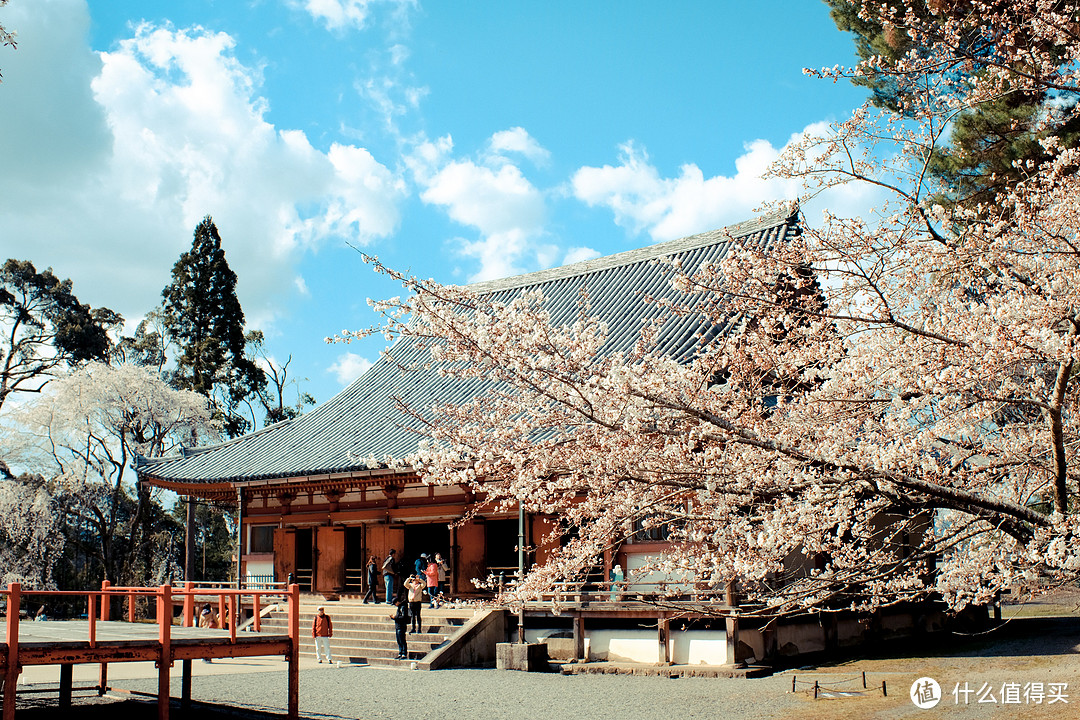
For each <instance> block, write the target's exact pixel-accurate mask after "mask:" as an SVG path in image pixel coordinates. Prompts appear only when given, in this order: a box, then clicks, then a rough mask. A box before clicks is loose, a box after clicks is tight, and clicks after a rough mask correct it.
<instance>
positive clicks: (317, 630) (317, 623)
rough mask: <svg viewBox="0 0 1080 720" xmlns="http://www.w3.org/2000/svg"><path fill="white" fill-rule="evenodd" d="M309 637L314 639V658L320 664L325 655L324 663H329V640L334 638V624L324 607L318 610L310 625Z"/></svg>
mask: <svg viewBox="0 0 1080 720" xmlns="http://www.w3.org/2000/svg"><path fill="white" fill-rule="evenodd" d="M311 637H313V638H315V657H316V658H318V660H319V662H322V661H323V655H325V656H326V662H331V659H330V638H332V637H334V623H333V622H331V621H330V616H329V615H327V614H326V608H324V607H320V608H319V612H318V614H317V615H316V616H315V620H314V621H312V623H311Z"/></svg>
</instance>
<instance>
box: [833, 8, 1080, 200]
mask: <svg viewBox="0 0 1080 720" xmlns="http://www.w3.org/2000/svg"><path fill="white" fill-rule="evenodd" d="M825 3H826V4H827V5H828V6H829V8H830V14H831V16H832V18H833V21H834V22H835V23H836V26H837V27H838V28H839V29H840V30H843V31H846V32H850V33H851V34H852V36H853V40H854V42H855V50H856V53H857V54H858V56H859V59H860V60H869V59H871V58H878V59H879V62H880V63H881V64H882V67H883V70H884V71H883V72H876V73H874V74H870V75H867V74H857V75H855V76H854V77H852V78H851V79H852V82H854V83H855V84H856V85H861V86H864V87H866V88H868V89H869V90H870V93H871V101H872V102H873V104H874V105H876V106H878V107H881V108H884V109H887V110H891V111H893V112H896V113H898V114H901V115H905V116H908V115H910V114H911V112H912V108H913V107H914V106H915V105H917V104H918V103H919V102H921V99H919V98H914V97H911V94H910V90H909V88H910V85H908V86H904V85H902V84H901V83H900V82H899V81H898V77H899V76H898V75H897V74H894V73H892V72H890V69H891V68H893V67H895V64H896V63H897V62H898V61H899V60H901V59H902V58H903V57H904V56H906V55H908V54H909V53H915V54H917V55H920V56H925V55H926V53H927V48H925V47H920V46H919V45H918V44H917V43H916V42H915V41H914V40H912V38H911V36H910V35H909V33H908V31H907V30H908V27H907V26H908V24H909V23H911V21H912V18H911V15H914V16H916V18H917V19H918V20H920V21H925V20H927V19H930V18H933V19H935V21H936V22H937V23H938V24H939V25H941V26H942V27H944V25H945V24H946V23H948V22H957V21H959V22H960V26H961V27H962V28H963V32H960V33H958V34H957V35H956V37H955V38H954V41H955V42H956V44H957V48H956V50H957V58H959V59H963V58H971V59H983V60H985V59H988V58H990V57H991V56H993V55H994V54H995V53H996V52H997V49H998V48H997V45H998V42H999V41H1004V42H1006V43H1012V44H1016V43H1019V44H1021V45H1024V44H1030V45H1031V46H1032V47H1038V49H1040V50H1049V51H1050V52H1054V49H1053V48H1047V46H1046V41H1045V40H1044V39H1040V38H1036V37H1027V36H1024V33H1023V31H1021V32H1020V33H1019V34H1018V35H1014V36H1010V37H1004V36H1002V37H998V36H995V35H993V34H988V33H986V32H985V28H983V27H981V26H980V25H979V22H978V21H979V17H978V14H972V15H970V16H969V17H965V14H970V7H968V6H967V5H966V4H965V3H952V4H950V3H942V2H925V3H924V2H914V3H905V2H901V1H900V0H890V1H889V2H885V3H882V4H881V6H880V7H876V8H875V11H874V12H873V13H871V12H866V11H867V6H865V5H862V4H855V3H852V1H851V0H825ZM996 4H997V5H1002V6H1007V3H1006V2H1005V1H1004V0H999V2H998V3H996ZM977 64H978V63H976V65H977ZM971 72H972V71H971V70H970V68H969V66H967V65H965V64H964V63H963V62H956V63H953V64H950V65H947V66H942V68H941V76H942V78H943V79H944V80H946V81H947V82H951V83H955V87H956V88H958V90H957V92H961V91H962V90H960V89H961V88H963V87H966V84H967V83H966V81H967V79H969V78H970V75H971ZM1078 99H1080V98H1076V97H1074V96H1072V95H1071V94H1069V93H1062V92H1056V91H1052V90H1051V89H1050V88H1046V87H1044V88H1041V89H1038V90H1032V89H1028V90H1020V89H1017V88H1013V89H1009V90H1007V91H1003V92H1000V93H999V94H998V95H997V96H995V97H993V98H992V99H989V100H985V101H981V102H978V103H974V104H970V105H968V106H967V107H964V108H963V109H961V110H960V111H959V112H958V113H957V114H956V116H955V117H954V118H953V120H952V129H951V133H950V135H949V142H948V144H947V145H944V146H941V147H939V148H936V149H935V152H934V153H933V156H932V157H931V163H930V167H929V170H930V173H931V175H932V176H934V177H935V178H937V179H938V180H939V181H941V183H942V185H943V194H942V195H940V196H938V197H937V198H935V201H941V202H943V203H944V204H946V205H948V204H957V203H960V204H965V205H975V204H977V203H980V202H981V203H987V202H993V200H994V198H995V197H996V195H997V194H998V193H1000V192H1003V191H1006V190H1008V189H1010V188H1012V187H1014V186H1015V185H1016V183H1017V182H1019V181H1020V180H1021V179H1023V178H1024V177H1026V176H1028V175H1030V173H1031V172H1032V170H1033V169H1034V168H1036V167H1038V166H1039V165H1041V164H1042V163H1043V162H1045V161H1046V160H1048V159H1049V157H1050V156H1049V154H1047V153H1046V152H1045V150H1044V149H1043V146H1042V145H1041V144H1040V140H1042V139H1045V138H1046V137H1047V136H1056V137H1057V138H1058V139H1059V140H1060V141H1061V143H1062V144H1063V145H1064V146H1065V147H1075V146H1076V145H1077V143H1078V141H1080V119H1077V118H1076V117H1074V115H1075V114H1074V113H1073V112H1072V108H1073V107H1074V106H1075V105H1076V103H1077V101H1078Z"/></svg>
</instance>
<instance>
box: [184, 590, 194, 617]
mask: <svg viewBox="0 0 1080 720" xmlns="http://www.w3.org/2000/svg"><path fill="white" fill-rule="evenodd" d="M194 625H195V583H193V582H191V581H190V580H188V581H187V582H185V583H184V627H194Z"/></svg>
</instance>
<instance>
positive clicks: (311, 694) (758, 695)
mask: <svg viewBox="0 0 1080 720" xmlns="http://www.w3.org/2000/svg"><path fill="white" fill-rule="evenodd" d="M286 682H287V681H286V676H285V673H284V672H282V673H275V672H263V673H252V674H238V675H231V676H230V675H218V676H208V677H199V678H195V681H194V683H193V686H192V696H193V698H194V699H195V700H206V701H215V702H227V703H229V704H230V705H233V706H235V707H242V708H244V709H247V710H268V711H274V712H277V713H281V712H284V710H285V703H286V690H285V688H286ZM785 684H786V687H787V689H790V684H791V681H790V679H787V678H784V677H782V676H777V677H773V678H766V679H763V680H741V679H733V680H732V679H713V678H679V679H668V678H655V677H634V676H626V675H582V676H562V675H558V674H555V673H548V674H540V673H521V672H511V671H499V670H440V671H437V672H420V671H417V672H413V671H409V670H393V669H380V668H370V667H366V666H343V667H328V668H313V669H308V670H302V671H301V674H300V708H301V712H302V714H303V716H304V717H305V718H364V719H365V720H367V719H370V720H382V719H387V718H392V719H393V720H437V719H438V718H445V717H449V716H451V715H453V716H454V717H462V718H468V719H469V720H489V719H490V720H522V719H528V720H534V719H541V718H552V719H555V718H589V719H590V720H603V719H605V718H612V719H616V718H617V719H618V720H629V719H631V718H633V719H635V720H636V719H637V718H641V719H642V720H649V719H651V718H658V719H661V718H662V719H663V720H670V719H671V718H673V717H677V718H680V719H681V718H717V717H728V718H746V719H747V720H758V719H766V718H777V717H784V716H787V715H790V714H792V708H794V707H795V706H798V705H801V704H803V703H804V702H805V700H803V699H802V698H800V697H798V696H792V695H791V694H790V693H788V692H786V691H785ZM124 686H125V688H126V689H129V690H138V691H144V692H153V691H155V689H156V683H155V682H154V681H153V680H127V681H125V682H124ZM50 700H51V702H52V703H55V696H53V697H52V698H50ZM83 702H88V700H83ZM151 702H152V701H151ZM101 709H102V708H99V709H98V711H100V710H101ZM152 711H153V706H150V705H148V706H147V707H146V716H149V715H150V714H151V713H152ZM84 712H85V713H87V715H86V717H87V718H89V717H90V716H91V715H90V713H91V712H93V711H92V710H91V709H89V708H87V709H86V710H84V711H80V712H73V713H71V714H69V715H66V717H68V718H72V719H73V720H74V718H79V720H83V717H84V715H83V713H84ZM134 713H135V711H134V710H127V709H126V708H125V709H124V710H121V709H120V707H115V708H109V711H108V712H107V713H104V714H102V715H100V716H101V717H111V718H114V719H115V718H119V717H124V716H130V717H135V716H136V715H135V714H134ZM139 714H142V713H139ZM95 715H96V713H95ZM26 717H27V718H28V720H29V719H30V718H31V717H33V718H34V720H37V718H44V717H53V714H50V713H47V712H45V713H42V714H40V715H38V714H36V713H28V714H27V715H26ZM56 717H59V715H56ZM193 717H198V718H202V719H203V720H210V718H213V717H217V714H216V713H208V712H206V711H205V710H203V711H200V712H197V713H194V714H193Z"/></svg>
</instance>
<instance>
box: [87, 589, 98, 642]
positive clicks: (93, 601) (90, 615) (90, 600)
mask: <svg viewBox="0 0 1080 720" xmlns="http://www.w3.org/2000/svg"><path fill="white" fill-rule="evenodd" d="M86 619H87V620H88V621H89V622H90V647H92V648H93V647H97V595H95V594H94V593H92V592H91V593H87V594H86Z"/></svg>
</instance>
